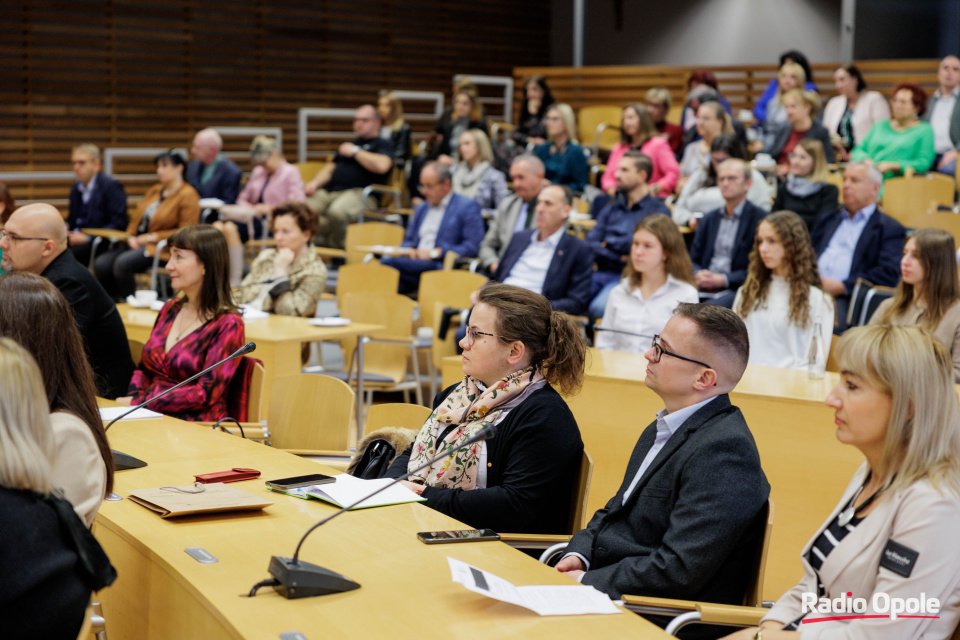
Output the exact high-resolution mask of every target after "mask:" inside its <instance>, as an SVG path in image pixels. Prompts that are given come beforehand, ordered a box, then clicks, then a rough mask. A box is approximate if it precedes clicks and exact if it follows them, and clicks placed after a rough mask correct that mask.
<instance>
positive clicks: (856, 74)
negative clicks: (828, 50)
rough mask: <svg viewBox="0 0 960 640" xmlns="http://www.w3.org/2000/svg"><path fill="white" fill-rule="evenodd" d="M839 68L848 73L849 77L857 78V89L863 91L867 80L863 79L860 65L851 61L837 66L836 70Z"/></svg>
mask: <svg viewBox="0 0 960 640" xmlns="http://www.w3.org/2000/svg"><path fill="white" fill-rule="evenodd" d="M839 69H843V70H844V71H846V72H847V75H849V76H850V77H851V78H856V79H857V91H863V90H864V89H866V88H867V81H866V80H864V79H863V74H862V73H860V67H858V66H857V65H855V64H853V63H852V62H848V63H846V64H842V65H840V66H839V67H837V70H839Z"/></svg>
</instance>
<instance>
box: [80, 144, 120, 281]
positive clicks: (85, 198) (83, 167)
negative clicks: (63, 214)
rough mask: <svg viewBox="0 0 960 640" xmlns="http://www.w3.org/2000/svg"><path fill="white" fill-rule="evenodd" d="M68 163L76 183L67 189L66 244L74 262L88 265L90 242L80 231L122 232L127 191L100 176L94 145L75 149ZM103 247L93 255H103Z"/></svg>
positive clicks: (91, 241)
mask: <svg viewBox="0 0 960 640" xmlns="http://www.w3.org/2000/svg"><path fill="white" fill-rule="evenodd" d="M70 161H71V162H72V163H73V175H75V176H76V177H77V181H76V182H74V183H73V186H71V187H70V213H69V215H68V216H67V222H66V224H67V243H68V244H69V246H70V251H72V252H73V255H74V256H76V258H77V260H78V261H80V262H81V263H83V264H89V263H90V252H91V251H93V238H91V237H90V236H88V235H87V234H85V233H84V232H83V231H81V229H114V230H116V231H123V230H125V229H126V228H127V191H126V189H124V188H123V185H122V184H120V183H119V182H118V181H116V180H114V179H113V178H112V177H110V176H108V175H107V174H105V173H103V172H102V170H101V166H100V148H99V147H97V146H96V145H94V144H89V143H86V144H79V145H77V146H75V147H74V148H73V152H72V154H71V156H70ZM107 246H108V245H107V243H106V242H102V243H101V244H100V246H99V247H98V251H97V253H98V254H101V253H103V252H104V251H105V250H106V248H107Z"/></svg>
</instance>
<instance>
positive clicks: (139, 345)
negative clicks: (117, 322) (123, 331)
mask: <svg viewBox="0 0 960 640" xmlns="http://www.w3.org/2000/svg"><path fill="white" fill-rule="evenodd" d="M127 343H128V344H129V345H130V356H131V357H132V358H133V364H137V365H138V364H140V357H141V356H142V355H143V342H141V341H140V340H134V339H133V338H127Z"/></svg>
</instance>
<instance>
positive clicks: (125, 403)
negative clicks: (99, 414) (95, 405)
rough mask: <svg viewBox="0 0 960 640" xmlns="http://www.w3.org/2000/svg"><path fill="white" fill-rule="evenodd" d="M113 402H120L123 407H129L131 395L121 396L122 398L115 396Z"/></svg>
mask: <svg viewBox="0 0 960 640" xmlns="http://www.w3.org/2000/svg"><path fill="white" fill-rule="evenodd" d="M115 402H116V403H117V404H122V405H123V406H125V407H129V406H131V405H132V404H133V396H123V397H122V398H117V399H116V400H115Z"/></svg>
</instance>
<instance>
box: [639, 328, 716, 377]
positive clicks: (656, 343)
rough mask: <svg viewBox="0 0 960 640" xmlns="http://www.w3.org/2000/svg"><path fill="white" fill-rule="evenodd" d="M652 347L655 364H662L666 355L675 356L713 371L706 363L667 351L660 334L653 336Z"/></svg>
mask: <svg viewBox="0 0 960 640" xmlns="http://www.w3.org/2000/svg"><path fill="white" fill-rule="evenodd" d="M650 346H651V347H652V348H653V357H654V359H653V361H654V362H660V358H662V357H663V355H664V354H666V355H668V356H673V357H674V358H677V359H678V360H686V361H687V362H692V363H693V364H699V365H700V366H701V367H706V368H707V369H713V367H711V366H710V365H708V364H707V363H706V362H700V361H699V360H694V359H693V358H687V357H684V356H681V355H679V354H676V353H673V352H672V351H667V350H666V349H664V348H663V345H661V344H660V334H659V333H658V334H657V335H655V336H653V340H651V341H650Z"/></svg>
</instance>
